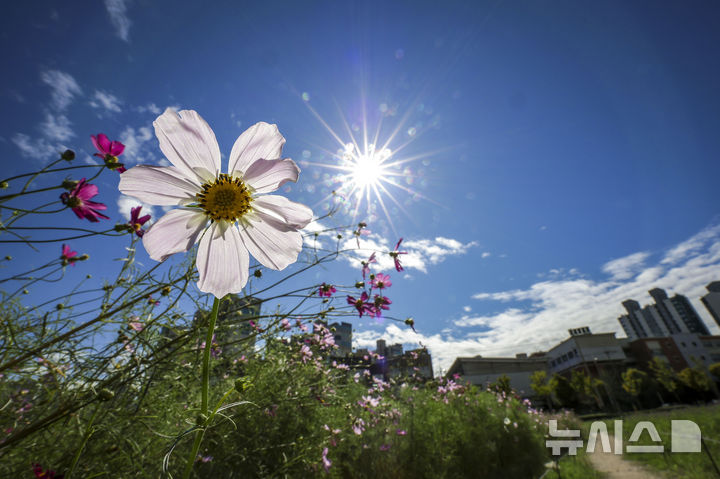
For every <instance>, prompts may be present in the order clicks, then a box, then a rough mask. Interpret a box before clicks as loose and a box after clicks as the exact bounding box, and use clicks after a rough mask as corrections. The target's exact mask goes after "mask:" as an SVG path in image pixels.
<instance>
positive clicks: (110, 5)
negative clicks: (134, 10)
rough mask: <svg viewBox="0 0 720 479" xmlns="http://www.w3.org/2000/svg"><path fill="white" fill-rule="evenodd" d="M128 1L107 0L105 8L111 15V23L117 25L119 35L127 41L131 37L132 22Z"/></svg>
mask: <svg viewBox="0 0 720 479" xmlns="http://www.w3.org/2000/svg"><path fill="white" fill-rule="evenodd" d="M128 3H129V1H128V0H105V8H106V9H107V12H108V15H109V16H110V23H112V24H113V27H115V31H116V32H117V35H118V37H120V38H121V39H122V40H123V41H126V42H127V41H128V40H129V38H130V37H129V34H130V25H131V24H132V22H131V21H130V18H128V16H127V5H128Z"/></svg>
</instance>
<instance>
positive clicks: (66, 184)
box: [62, 180, 79, 191]
mask: <svg viewBox="0 0 720 479" xmlns="http://www.w3.org/2000/svg"><path fill="white" fill-rule="evenodd" d="M78 183H79V181H77V180H63V182H62V187H63V188H65V189H66V190H68V191H70V190H74V189H75V187H76V186H77V184H78Z"/></svg>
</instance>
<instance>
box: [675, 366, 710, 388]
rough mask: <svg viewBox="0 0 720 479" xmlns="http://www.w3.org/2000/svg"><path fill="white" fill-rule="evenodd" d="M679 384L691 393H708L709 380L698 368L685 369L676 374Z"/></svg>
mask: <svg viewBox="0 0 720 479" xmlns="http://www.w3.org/2000/svg"><path fill="white" fill-rule="evenodd" d="M678 379H679V380H680V382H681V383H682V384H683V385H684V386H685V387H687V388H688V389H690V390H691V391H695V392H699V393H706V392H708V391H710V388H711V384H710V378H709V377H708V375H707V374H705V371H703V370H702V369H700V368H697V367H695V368H685V369H683V370H682V371H680V372H679V373H678Z"/></svg>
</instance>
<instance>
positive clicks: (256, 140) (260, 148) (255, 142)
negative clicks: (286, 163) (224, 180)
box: [228, 121, 285, 176]
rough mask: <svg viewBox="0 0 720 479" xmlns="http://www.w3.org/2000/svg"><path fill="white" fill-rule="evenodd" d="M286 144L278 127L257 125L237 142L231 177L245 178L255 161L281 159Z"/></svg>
mask: <svg viewBox="0 0 720 479" xmlns="http://www.w3.org/2000/svg"><path fill="white" fill-rule="evenodd" d="M284 144H285V138H283V136H282V135H281V134H280V131H279V130H278V127H277V125H270V124H268V123H265V122H264V121H261V122H258V123H255V124H254V125H253V126H251V127H250V128H248V129H247V130H245V131H244V132H243V133H242V135H240V136H239V137H238V139H237V140H235V144H234V145H233V148H232V151H231V152H230V163H229V169H228V172H229V173H230V174H231V175H233V174H234V175H236V176H244V175H245V171H246V170H247V169H248V167H249V166H250V165H251V164H253V163H254V162H255V160H258V159H263V160H275V159H278V158H280V156H281V155H282V148H283V145H284Z"/></svg>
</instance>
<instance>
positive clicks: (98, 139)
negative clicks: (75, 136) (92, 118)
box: [90, 133, 127, 173]
mask: <svg viewBox="0 0 720 479" xmlns="http://www.w3.org/2000/svg"><path fill="white" fill-rule="evenodd" d="M90 138H91V139H92V142H93V145H95V149H97V151H98V152H97V153H95V154H94V155H93V156H97V157H98V158H102V159H103V161H104V162H105V166H107V167H108V168H110V169H111V170H117V172H118V173H124V172H125V171H127V170H125V167H124V166H123V164H122V163H120V162H118V156H120V155H122V152H123V151H125V145H123V144H122V143H120V142H119V141H110V139H109V138H108V137H107V135H106V134H105V133H98V135H97V136H95V135H90Z"/></svg>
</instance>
